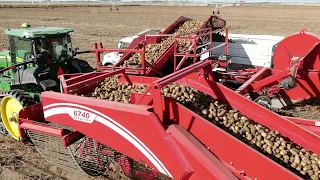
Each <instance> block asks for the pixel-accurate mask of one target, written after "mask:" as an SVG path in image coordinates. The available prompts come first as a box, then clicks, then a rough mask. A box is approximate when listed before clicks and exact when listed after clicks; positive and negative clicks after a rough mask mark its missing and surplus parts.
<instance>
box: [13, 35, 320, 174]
mask: <svg viewBox="0 0 320 180" xmlns="http://www.w3.org/2000/svg"><path fill="white" fill-rule="evenodd" d="M211 30H212V29H211ZM205 33H207V32H205ZM200 35H201V34H198V36H200ZM297 36H302V37H303V36H305V37H306V38H307V40H308V41H311V40H310V39H312V38H310V37H311V35H308V34H306V33H304V32H303V33H301V34H299V35H297ZM195 37H196V36H193V38H194V39H197V38H195ZM293 37H294V36H293ZM176 38H179V37H176ZM291 38H292V37H291V36H290V37H288V39H285V40H284V41H283V42H291V43H292V41H291V40H290V39H291ZM298 42H301V43H302V41H301V39H300V41H298ZM291 43H288V44H286V43H283V44H285V46H281V44H282V43H279V45H278V48H277V49H276V51H275V52H277V53H280V56H279V58H281V57H282V58H284V60H285V59H286V56H285V54H284V53H283V51H281V49H283V48H284V47H286V48H284V49H288V50H286V51H285V52H290V53H288V54H293V55H292V56H297V57H300V56H299V55H300V54H302V55H301V57H303V58H305V57H304V56H303V55H305V54H303V52H300V51H299V50H297V48H293V49H290V47H294V46H292V45H291ZM96 47H97V46H96ZM312 47H313V46H312ZM212 48H213V47H212ZM316 48H318V46H317V45H315V46H314V49H316ZM296 50H297V51H298V52H299V53H297V54H295V52H296ZM137 51H139V50H137ZM92 52H94V53H96V57H97V59H98V60H99V57H100V53H101V52H109V50H105V49H102V48H96V49H95V50H93V51H92ZM128 52H130V51H129V50H128ZM142 52H143V51H142ZM194 52H195V53H193V54H192V53H185V54H184V56H183V57H187V56H190V57H193V58H194V57H198V56H199V54H201V53H202V52H200V53H197V52H196V51H194ZM304 52H305V53H307V52H309V51H308V50H305V51H304ZM318 52H319V51H318ZM277 53H275V55H276V54H277ZM175 55H177V56H179V54H178V53H177V52H176V53H174V51H173V54H172V56H175ZM307 57H309V56H307ZM312 57H314V56H312ZM123 58H125V55H124V57H123ZM275 58H276V56H275ZM182 59H183V58H182ZM212 59H213V58H212ZM212 59H208V60H204V61H200V62H194V63H193V64H192V65H190V66H187V67H185V68H182V69H179V68H177V67H178V66H179V65H177V63H174V72H173V73H171V74H169V75H166V76H164V77H161V78H157V77H150V76H152V75H151V74H148V73H146V72H148V70H147V69H146V67H144V68H145V69H140V70H142V71H140V70H137V69H133V68H120V67H115V68H114V69H110V67H104V68H102V69H103V71H99V72H92V73H86V74H65V75H62V76H60V80H61V87H62V88H61V89H62V92H61V93H57V92H43V93H42V94H41V98H42V101H41V103H38V104H35V105H32V106H29V107H25V108H24V109H22V110H21V111H20V112H17V113H18V114H19V115H18V116H13V117H11V120H12V121H15V119H14V118H15V117H18V122H19V124H18V125H17V126H18V128H19V130H20V134H21V139H22V140H24V141H27V140H31V142H32V143H33V144H34V146H35V147H36V149H37V150H38V151H39V153H40V154H41V155H42V156H43V157H44V158H45V159H46V160H47V161H49V162H51V163H53V164H55V165H57V166H60V167H63V168H64V169H72V170H80V171H83V172H85V173H87V174H89V175H91V176H100V175H106V176H108V177H109V178H111V179H219V180H220V179H255V180H256V179H259V180H260V179H290V180H291V179H319V167H320V166H319V165H320V161H319V160H320V156H319V155H320V148H319V147H318V146H317V145H318V143H319V144H320V133H319V130H318V129H317V128H314V127H312V128H306V127H305V126H301V124H298V123H293V122H292V121H291V120H288V119H287V118H285V117H282V116H280V115H278V114H276V113H275V112H273V111H271V110H270V109H267V108H265V107H263V106H261V105H259V104H258V103H255V102H254V101H252V100H250V99H248V98H246V97H245V96H244V95H245V94H246V93H242V92H245V90H246V89H247V88H248V89H249V90H248V91H246V92H248V93H249V92H253V90H252V89H253V87H254V86H253V87H252V83H251V82H254V83H255V82H256V81H251V82H250V78H254V77H257V76H258V77H259V74H261V73H259V70H261V69H258V70H250V71H251V72H252V74H253V75H252V76H248V75H247V78H248V79H244V80H243V82H244V81H246V83H244V85H243V86H242V87H241V88H242V89H243V91H241V88H240V89H239V90H240V91H238V92H235V91H233V90H231V89H229V88H227V87H226V86H224V85H222V84H221V83H218V82H217V81H216V79H217V78H221V77H224V78H226V79H232V80H235V79H237V78H238V76H234V75H235V74H236V73H238V74H240V72H229V73H225V74H223V73H220V74H214V73H213V72H212V69H213V68H215V67H219V66H221V64H223V63H221V61H213V60H212ZM296 59H298V60H301V59H299V58H291V57H290V59H288V60H290V62H291V64H293V65H292V66H289V65H288V67H296V66H294V64H296V62H299V63H298V64H299V66H298V68H289V69H303V68H301V66H300V63H302V62H304V61H295V60H296ZM318 59H319V56H317V58H316V60H318ZM161 61H167V59H165V58H164V59H163V60H161ZM98 62H100V61H98ZM142 62H143V61H142ZM180 62H181V61H180ZM277 62H280V61H277ZM284 62H286V61H284ZM290 62H289V64H290ZM276 64H277V63H276V61H275V69H274V70H271V69H270V70H269V71H270V72H274V73H273V74H272V73H271V75H270V74H268V75H269V77H273V76H274V75H278V76H280V75H282V77H287V76H284V75H283V74H284V73H283V72H282V70H279V69H277V68H280V66H278V65H276ZM303 64H304V63H303ZM145 65H146V64H145ZM153 67H155V68H151V69H153V70H157V71H160V72H161V70H160V69H157V68H156V67H157V66H156V65H154V66H153ZM159 67H160V66H159ZM302 67H303V66H302ZM307 67H309V66H307ZM149 68H150V66H149ZM102 69H101V70H102ZM247 71H249V70H247ZM283 71H284V70H283ZM137 72H139V73H137ZM242 72H243V71H242ZM261 72H264V71H261ZM276 72H278V73H276ZM288 72H291V71H290V70H287V74H288ZM292 72H297V73H293V76H296V77H297V76H298V74H299V72H300V71H292ZM150 73H151V70H150ZM310 73H311V72H310ZM137 74H140V76H138V75H137ZM158 74H159V73H158ZM289 74H290V73H289ZM141 75H142V76H141ZM148 76H149V77H148ZM278 76H277V77H278ZM240 77H241V78H243V77H244V76H240ZM260 77H261V76H260ZM112 78H114V79H116V81H113V82H111V79H112ZM105 79H108V80H109V81H106V80H105ZM261 79H262V80H263V78H261ZM255 80H260V79H257V78H256V79H255ZM102 82H104V83H108V82H111V83H109V84H108V85H107V84H104V85H101V83H102ZM297 82H298V81H297ZM115 83H119V84H120V86H119V87H117V88H115V86H114V84H115ZM314 83H316V82H314ZM246 84H250V85H247V86H248V87H245V86H246ZM136 86H139V87H140V86H141V87H143V88H142V89H143V90H141V89H140V90H141V91H139V92H131V91H128V90H130V89H132V88H133V87H136ZM125 88H126V89H125ZM250 88H251V89H250ZM98 89H100V90H101V89H104V90H103V92H104V93H103V95H101V94H96V93H95V92H97V90H98ZM111 90H112V92H111ZM109 91H110V92H109ZM116 91H119V92H120V91H121V92H124V94H122V95H123V96H122V97H119V96H118V95H114V96H112V97H111V95H110V94H111V93H114V92H116ZM88 94H96V95H97V96H96V98H93V97H91V96H89V95H88ZM80 95H81V96H80ZM82 95H84V96H82ZM107 95H110V96H108V97H106V96H107ZM87 96H89V97H87ZM125 96H129V97H130V99H129V101H128V99H125ZM121 98H122V99H121ZM106 99H107V100H106ZM115 99H118V100H119V99H120V100H122V101H123V102H126V103H123V102H114V101H113V100H115ZM261 99H262V98H261ZM12 100H13V99H12ZM108 100H109V101H108ZM191 100H194V101H191ZM298 160H299V162H298Z"/></svg>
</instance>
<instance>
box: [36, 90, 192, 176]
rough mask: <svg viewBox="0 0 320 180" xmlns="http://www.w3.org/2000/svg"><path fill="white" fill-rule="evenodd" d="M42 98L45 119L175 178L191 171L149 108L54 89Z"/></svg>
mask: <svg viewBox="0 0 320 180" xmlns="http://www.w3.org/2000/svg"><path fill="white" fill-rule="evenodd" d="M42 98H43V106H44V114H45V117H46V120H47V121H50V122H55V123H58V124H63V125H65V126H69V127H72V128H74V129H76V130H77V131H79V132H81V133H83V134H86V135H87V136H89V137H93V138H94V139H95V140H97V141H99V142H101V143H103V144H105V145H107V146H110V147H112V148H114V149H116V150H117V151H119V152H121V153H123V154H126V155H128V156H129V157H131V158H133V159H135V160H137V161H139V162H142V163H145V164H147V165H148V166H150V167H152V168H155V169H156V170H158V171H160V172H165V173H167V174H169V175H170V174H172V176H173V177H174V178H175V179H180V178H181V177H184V176H186V175H188V174H190V173H191V172H192V171H190V169H191V167H190V166H189V165H188V164H185V163H183V162H187V160H186V159H185V157H184V156H183V154H177V153H176V152H177V151H179V149H177V148H179V147H178V146H177V144H174V143H173V142H172V141H168V138H169V137H168V135H167V133H166V132H165V130H164V127H163V125H162V124H161V123H160V121H159V119H158V118H157V117H156V115H155V114H154V113H153V112H152V111H151V107H148V106H138V105H132V104H124V103H117V102H110V101H105V100H99V99H92V98H86V97H79V96H71V95H67V94H60V93H54V92H43V93H42ZM79 112H80V113H79ZM78 114H84V115H85V116H84V118H81V117H80V118H79V117H78V116H77V115H78ZM87 114H88V115H87ZM141 124H143V126H141ZM155 142H156V143H155ZM159 147H161V148H159Z"/></svg>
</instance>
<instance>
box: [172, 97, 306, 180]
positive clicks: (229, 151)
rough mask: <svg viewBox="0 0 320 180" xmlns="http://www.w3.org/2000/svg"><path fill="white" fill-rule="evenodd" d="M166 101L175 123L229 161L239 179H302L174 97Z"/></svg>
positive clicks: (221, 157) (220, 157)
mask: <svg viewBox="0 0 320 180" xmlns="http://www.w3.org/2000/svg"><path fill="white" fill-rule="evenodd" d="M166 104H170V106H171V107H168V108H171V109H172V110H171V111H170V113H171V116H172V117H174V119H177V120H178V121H177V122H176V123H178V124H179V125H181V126H182V127H183V128H184V129H186V130H188V131H189V132H190V133H191V134H192V135H193V136H194V137H195V138H197V139H198V140H199V141H200V142H201V143H202V144H204V145H205V147H206V148H207V149H209V150H210V151H211V152H212V153H213V154H215V155H216V156H217V157H219V159H220V160H221V161H224V162H226V163H228V164H229V165H230V166H231V167H232V168H231V167H228V168H230V170H231V171H233V172H234V173H237V176H238V177H240V179H248V178H250V179H255V178H257V179H260V180H270V179H290V180H291V179H302V178H300V177H298V176H297V175H295V174H294V173H292V172H290V171H289V170H287V169H285V168H284V167H282V166H281V165H279V164H277V163H276V162H274V161H273V160H271V159H269V158H268V157H266V156H264V155H263V154H261V153H260V152H258V151H256V150H255V149H253V148H251V147H250V146H248V145H246V144H244V143H243V142H241V141H239V140H238V139H236V138H235V137H233V136H232V135H230V134H228V133H227V132H225V131H224V130H222V129H220V128H219V127H217V126H215V125H213V124H212V123H211V122H209V121H207V120H205V119H203V118H202V117H200V116H199V115H197V114H195V113H193V112H191V111H190V110H188V109H187V108H185V107H184V106H182V105H180V104H178V103H175V102H174V101H171V102H170V101H168V102H166ZM190 114H192V118H191V119H190ZM261 167H263V171H262V170H261ZM195 170H197V169H196V167H195ZM270 172H272V173H270ZM195 174H197V171H196V172H195Z"/></svg>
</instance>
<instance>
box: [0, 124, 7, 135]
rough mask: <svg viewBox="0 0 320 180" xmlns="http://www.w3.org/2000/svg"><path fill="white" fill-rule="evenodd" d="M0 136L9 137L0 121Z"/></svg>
mask: <svg viewBox="0 0 320 180" xmlns="http://www.w3.org/2000/svg"><path fill="white" fill-rule="evenodd" d="M0 134H1V135H4V136H7V135H9V133H8V131H7V129H6V127H5V126H4V124H3V122H2V120H1V121H0Z"/></svg>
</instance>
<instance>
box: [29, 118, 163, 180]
mask: <svg viewBox="0 0 320 180" xmlns="http://www.w3.org/2000/svg"><path fill="white" fill-rule="evenodd" d="M46 125H48V124H46ZM50 125H52V126H54V127H59V128H62V127H63V126H60V125H57V124H51V123H50ZM68 129H69V130H72V129H70V128H68ZM27 133H28V135H29V137H30V139H31V141H32V142H33V144H34V146H35V148H36V149H37V151H38V152H39V153H40V154H41V155H42V156H43V158H44V159H45V160H46V161H48V162H49V163H51V164H53V165H55V166H58V167H61V168H63V169H66V170H71V171H78V172H79V171H81V172H83V173H86V174H88V175H90V176H107V177H108V178H110V179H117V180H129V179H141V180H151V179H152V180H154V179H169V178H168V177H167V176H165V175H164V174H161V173H159V172H155V171H153V169H152V168H149V167H148V166H146V165H144V164H141V163H139V162H137V161H135V160H133V159H131V158H129V157H127V156H125V155H123V154H121V153H119V152H117V151H115V150H114V149H112V148H110V147H108V146H105V145H103V144H101V143H99V142H97V141H96V140H94V139H92V138H88V137H83V138H81V139H80V140H78V141H77V142H75V143H74V144H72V145H70V146H69V147H64V145H63V140H62V138H61V137H57V136H53V135H48V134H43V133H39V132H35V131H30V130H28V131H27Z"/></svg>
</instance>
